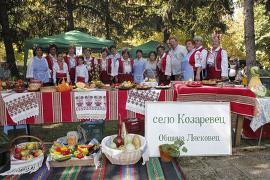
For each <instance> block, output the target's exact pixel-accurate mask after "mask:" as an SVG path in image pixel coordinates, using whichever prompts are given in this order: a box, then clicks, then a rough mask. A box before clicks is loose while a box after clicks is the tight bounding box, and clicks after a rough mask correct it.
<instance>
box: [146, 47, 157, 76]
mask: <svg viewBox="0 0 270 180" xmlns="http://www.w3.org/2000/svg"><path fill="white" fill-rule="evenodd" d="M145 78H147V79H156V80H157V81H158V76H157V54H156V52H155V51H152V52H150V53H149V59H148V61H147V62H146V65H145Z"/></svg>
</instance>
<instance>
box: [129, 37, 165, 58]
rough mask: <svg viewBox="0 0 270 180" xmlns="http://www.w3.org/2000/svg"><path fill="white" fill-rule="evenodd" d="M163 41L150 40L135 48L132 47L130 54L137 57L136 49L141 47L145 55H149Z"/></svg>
mask: <svg viewBox="0 0 270 180" xmlns="http://www.w3.org/2000/svg"><path fill="white" fill-rule="evenodd" d="M160 44H162V43H160V42H158V41H152V40H151V41H148V42H146V43H144V44H141V45H139V46H136V47H134V48H132V49H131V50H130V55H131V56H132V57H133V58H136V51H137V50H138V49H141V50H142V51H143V57H148V54H149V53H150V52H151V51H156V48H157V47H158V46H159V45H160Z"/></svg>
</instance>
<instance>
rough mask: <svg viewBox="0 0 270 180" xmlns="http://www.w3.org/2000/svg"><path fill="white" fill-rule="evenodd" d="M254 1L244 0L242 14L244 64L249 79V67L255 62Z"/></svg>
mask: <svg viewBox="0 0 270 180" xmlns="http://www.w3.org/2000/svg"><path fill="white" fill-rule="evenodd" d="M253 6H254V1H253V0H244V15H245V23H244V26H245V45H246V64H247V76H248V80H250V78H251V75H250V68H251V67H252V66H253V65H255V64H256V52H255V32H254V31H255V30H254V10H253Z"/></svg>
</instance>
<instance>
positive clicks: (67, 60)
mask: <svg viewBox="0 0 270 180" xmlns="http://www.w3.org/2000/svg"><path fill="white" fill-rule="evenodd" d="M64 61H65V63H67V66H68V70H70V63H69V57H68V56H65V57H64ZM78 64H79V57H78V56H75V66H78Z"/></svg>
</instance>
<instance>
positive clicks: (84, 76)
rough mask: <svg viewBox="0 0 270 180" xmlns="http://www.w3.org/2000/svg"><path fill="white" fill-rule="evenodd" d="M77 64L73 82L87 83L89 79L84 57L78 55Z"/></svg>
mask: <svg viewBox="0 0 270 180" xmlns="http://www.w3.org/2000/svg"><path fill="white" fill-rule="evenodd" d="M78 58H79V59H78V66H76V73H75V83H77V82H83V83H88V81H89V74H88V69H87V66H86V65H85V64H84V57H83V56H79V57H78Z"/></svg>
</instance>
